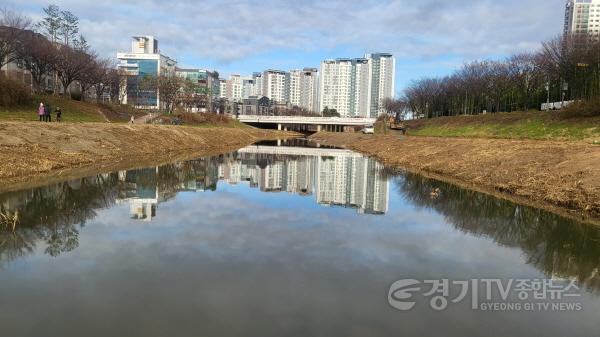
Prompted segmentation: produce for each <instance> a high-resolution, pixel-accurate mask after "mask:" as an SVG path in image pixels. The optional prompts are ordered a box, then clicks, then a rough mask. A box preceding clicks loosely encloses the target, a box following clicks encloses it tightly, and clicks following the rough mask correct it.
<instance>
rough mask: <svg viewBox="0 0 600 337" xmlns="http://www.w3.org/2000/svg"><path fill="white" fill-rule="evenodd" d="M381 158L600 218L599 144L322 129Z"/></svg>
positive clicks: (325, 138)
mask: <svg viewBox="0 0 600 337" xmlns="http://www.w3.org/2000/svg"><path fill="white" fill-rule="evenodd" d="M311 138H312V139H313V140H315V141H317V142H320V143H322V144H327V145H334V146H339V147H345V148H348V149H351V150H355V151H358V152H361V153H364V154H367V155H370V156H373V157H374V158H376V159H378V160H379V161H381V162H382V163H384V164H386V165H389V166H392V167H395V168H398V169H405V170H408V171H412V172H416V173H420V174H424V175H427V176H430V177H433V178H436V179H440V180H444V181H448V182H451V183H455V184H458V185H461V186H463V187H467V188H470V189H475V190H479V191H481V192H485V193H489V194H494V195H496V196H500V197H503V198H507V199H511V200H513V201H517V202H520V203H524V204H528V205H531V206H536V207H542V208H545V209H548V210H550V211H553V212H555V213H559V214H561V215H564V216H568V217H571V218H577V219H579V220H583V221H584V222H589V223H595V224H600V146H598V145H591V144H586V143H583V142H558V141H534V140H505V139H473V138H469V139H464V138H438V137H404V136H401V135H399V134H389V135H377V136H373V135H363V134H358V133H319V134H316V135H313V136H312V137H311Z"/></svg>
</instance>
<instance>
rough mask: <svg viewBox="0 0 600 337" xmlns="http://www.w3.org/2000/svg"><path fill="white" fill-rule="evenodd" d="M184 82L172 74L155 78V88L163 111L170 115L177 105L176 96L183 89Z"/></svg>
mask: <svg viewBox="0 0 600 337" xmlns="http://www.w3.org/2000/svg"><path fill="white" fill-rule="evenodd" d="M183 84H184V80H183V78H181V77H179V76H175V75H174V74H163V75H159V76H158V77H157V78H156V88H157V89H158V96H159V98H160V101H161V104H162V106H163V108H164V110H165V111H166V112H167V113H169V114H171V113H173V111H174V110H175V106H176V104H177V96H178V94H179V91H180V89H181V88H182V87H183Z"/></svg>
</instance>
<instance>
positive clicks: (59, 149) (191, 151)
mask: <svg viewBox="0 0 600 337" xmlns="http://www.w3.org/2000/svg"><path fill="white" fill-rule="evenodd" d="M293 135H294V134H292V133H284V132H277V131H269V130H260V129H253V128H217V127H215V128H195V127H185V126H158V125H119V124H108V123H73V124H67V123H65V124H59V123H35V122H3V123H0V192H6V191H10V190H15V189H20V188H26V187H34V186H38V185H41V184H45V183H51V182H53V181H59V180H65V179H69V178H75V177H82V176H86V175H90V174H95V173H98V172H110V171H115V170H122V169H130V168H137V167H144V166H152V165H159V164H164V163H168V162H171V161H175V160H183V159H192V158H197V157H200V156H205V155H212V154H219V153H225V152H229V151H233V150H236V149H238V148H241V147H244V146H246V145H249V144H252V143H254V142H256V141H259V140H267V139H277V138H286V137H291V136H293Z"/></svg>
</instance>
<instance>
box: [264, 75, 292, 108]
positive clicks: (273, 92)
mask: <svg viewBox="0 0 600 337" xmlns="http://www.w3.org/2000/svg"><path fill="white" fill-rule="evenodd" d="M262 87H263V89H262V93H263V95H264V96H267V97H268V98H270V99H271V100H272V101H274V102H277V103H286V102H288V100H289V90H288V89H289V87H288V73H286V72H285V71H281V70H266V71H264V72H263V75H262Z"/></svg>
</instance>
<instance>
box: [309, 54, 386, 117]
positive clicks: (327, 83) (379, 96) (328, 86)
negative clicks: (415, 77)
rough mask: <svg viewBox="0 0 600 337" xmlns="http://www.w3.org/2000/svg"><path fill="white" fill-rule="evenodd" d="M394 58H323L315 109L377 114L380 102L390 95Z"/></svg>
mask: <svg viewBox="0 0 600 337" xmlns="http://www.w3.org/2000/svg"><path fill="white" fill-rule="evenodd" d="M395 74H396V67H395V59H394V57H393V56H392V55H391V54H367V55H366V57H365V58H356V59H336V60H325V61H323V62H322V63H321V72H320V81H319V105H318V106H319V111H323V110H324V109H325V107H327V108H330V109H336V110H337V112H338V113H339V114H340V116H342V117H354V116H359V117H374V118H375V117H377V116H379V115H380V114H382V113H383V112H384V111H383V108H382V102H383V100H384V99H386V98H393V97H394V90H395V88H394V79H395Z"/></svg>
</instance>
